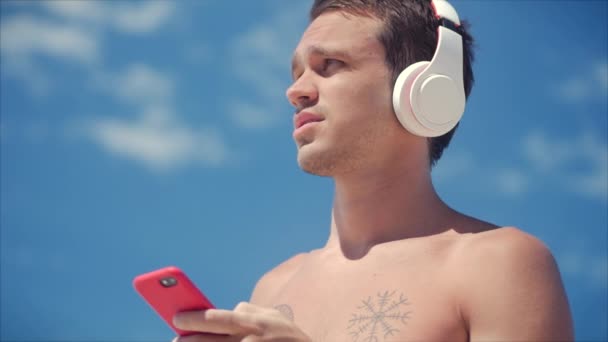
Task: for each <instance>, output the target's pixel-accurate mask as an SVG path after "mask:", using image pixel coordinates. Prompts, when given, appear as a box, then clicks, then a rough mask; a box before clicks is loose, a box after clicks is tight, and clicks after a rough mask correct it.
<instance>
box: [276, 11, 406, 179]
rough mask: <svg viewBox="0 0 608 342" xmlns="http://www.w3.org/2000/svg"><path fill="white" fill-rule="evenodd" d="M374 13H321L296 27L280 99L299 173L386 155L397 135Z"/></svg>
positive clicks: (356, 165) (326, 172)
mask: <svg viewBox="0 0 608 342" xmlns="http://www.w3.org/2000/svg"><path fill="white" fill-rule="evenodd" d="M381 25H382V24H381V22H380V21H379V20H377V19H374V18H369V17H361V16H354V15H345V14H344V13H342V12H338V11H332V12H327V13H324V14H322V15H321V16H319V17H318V18H317V19H315V20H314V21H313V22H312V23H311V24H310V25H309V27H308V29H307V30H306V31H305V32H304V34H303V36H302V39H301V40H300V43H299V44H298V46H297V48H296V50H295V53H294V59H293V68H292V76H293V78H294V83H293V84H292V85H291V87H290V88H289V89H287V98H288V99H289V101H290V102H291V103H292V104H293V105H294V107H296V115H295V117H294V128H295V130H294V133H293V137H294V140H295V142H296V145H297V147H298V163H299V164H300V167H301V168H302V169H304V170H305V171H307V172H310V173H313V174H318V175H323V176H335V175H338V174H340V173H346V172H351V171H355V170H358V169H362V168H365V167H366V166H368V165H373V164H370V163H378V162H380V163H381V162H383V161H384V160H386V158H388V157H389V154H390V150H391V149H394V146H393V147H391V143H392V142H394V141H395V140H394V139H395V137H396V136H397V135H399V134H402V132H403V129H402V128H401V127H400V125H399V124H398V122H397V120H396V118H395V117H394V114H393V109H392V93H391V91H392V89H391V87H390V73H389V70H388V67H387V66H386V64H385V51H384V47H383V46H382V44H381V43H380V42H379V41H378V39H377V35H378V32H379V31H380V29H381Z"/></svg>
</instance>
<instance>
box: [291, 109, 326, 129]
mask: <svg viewBox="0 0 608 342" xmlns="http://www.w3.org/2000/svg"><path fill="white" fill-rule="evenodd" d="M323 120H324V119H323V117H322V116H320V115H317V114H313V113H309V112H300V113H298V114H296V115H294V117H293V126H294V128H295V129H298V128H300V127H302V126H304V125H306V124H307V123H310V122H318V121H323Z"/></svg>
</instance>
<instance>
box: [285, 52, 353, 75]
mask: <svg viewBox="0 0 608 342" xmlns="http://www.w3.org/2000/svg"><path fill="white" fill-rule="evenodd" d="M306 54H307V55H318V56H324V57H327V56H331V57H337V58H342V59H349V58H350V55H349V54H348V53H346V52H344V51H341V50H332V49H327V48H324V47H322V46H319V45H311V46H309V47H308V48H307V49H306ZM299 60H300V55H299V54H298V53H297V52H296V53H294V55H293V57H292V59H291V73H292V75H293V73H294V71H295V70H296V69H297V67H298V66H299V65H300V64H299Z"/></svg>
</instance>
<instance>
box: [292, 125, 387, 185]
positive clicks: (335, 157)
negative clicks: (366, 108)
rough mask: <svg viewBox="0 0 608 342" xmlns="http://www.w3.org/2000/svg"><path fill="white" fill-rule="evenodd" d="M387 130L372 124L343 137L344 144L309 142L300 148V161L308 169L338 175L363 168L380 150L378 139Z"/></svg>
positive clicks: (327, 174)
mask: <svg viewBox="0 0 608 342" xmlns="http://www.w3.org/2000/svg"><path fill="white" fill-rule="evenodd" d="M385 134H386V131H385V130H383V129H380V128H379V127H375V128H372V127H370V128H369V129H367V130H366V131H364V132H360V133H359V134H358V135H357V136H352V135H351V137H352V138H351V139H350V140H349V141H348V142H345V140H344V139H341V142H340V144H333V145H332V146H322V144H321V143H322V142H320V141H319V142H316V141H312V142H308V143H305V144H304V145H303V146H302V147H300V148H299V150H298V164H299V166H300V168H301V169H302V170H303V171H304V172H307V173H310V174H313V175H317V176H322V177H335V176H338V175H343V174H349V173H352V172H356V171H358V170H362V169H363V168H365V167H366V166H368V164H369V163H370V162H371V160H372V157H373V156H374V154H375V153H376V151H377V147H378V146H377V143H378V139H379V138H380V137H381V136H383V135H385Z"/></svg>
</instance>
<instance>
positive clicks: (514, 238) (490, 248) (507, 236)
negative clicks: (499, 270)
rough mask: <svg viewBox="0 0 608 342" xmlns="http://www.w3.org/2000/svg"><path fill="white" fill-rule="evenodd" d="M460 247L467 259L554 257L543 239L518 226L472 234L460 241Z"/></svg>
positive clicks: (532, 259) (526, 260) (530, 260)
mask: <svg viewBox="0 0 608 342" xmlns="http://www.w3.org/2000/svg"><path fill="white" fill-rule="evenodd" d="M459 247H460V248H459V249H458V251H459V253H460V254H461V256H462V257H463V258H465V259H466V258H479V257H481V256H484V258H481V259H480V260H479V262H495V261H498V260H492V259H493V257H496V258H500V259H502V258H503V257H509V260H513V258H515V259H517V261H518V263H519V262H521V261H523V262H525V263H528V262H535V261H538V260H539V258H540V259H542V260H545V259H547V258H552V255H551V252H550V251H549V249H548V248H547V246H546V245H545V244H544V243H543V242H542V241H541V240H539V239H538V238H536V237H535V236H533V235H531V234H528V233H526V232H524V231H522V230H520V229H518V228H516V227H501V228H496V229H491V230H487V231H483V232H479V233H475V234H470V235H469V236H468V237H467V238H465V239H462V240H461V241H460V246H459ZM530 257H532V258H530ZM506 261H508V260H506Z"/></svg>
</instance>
